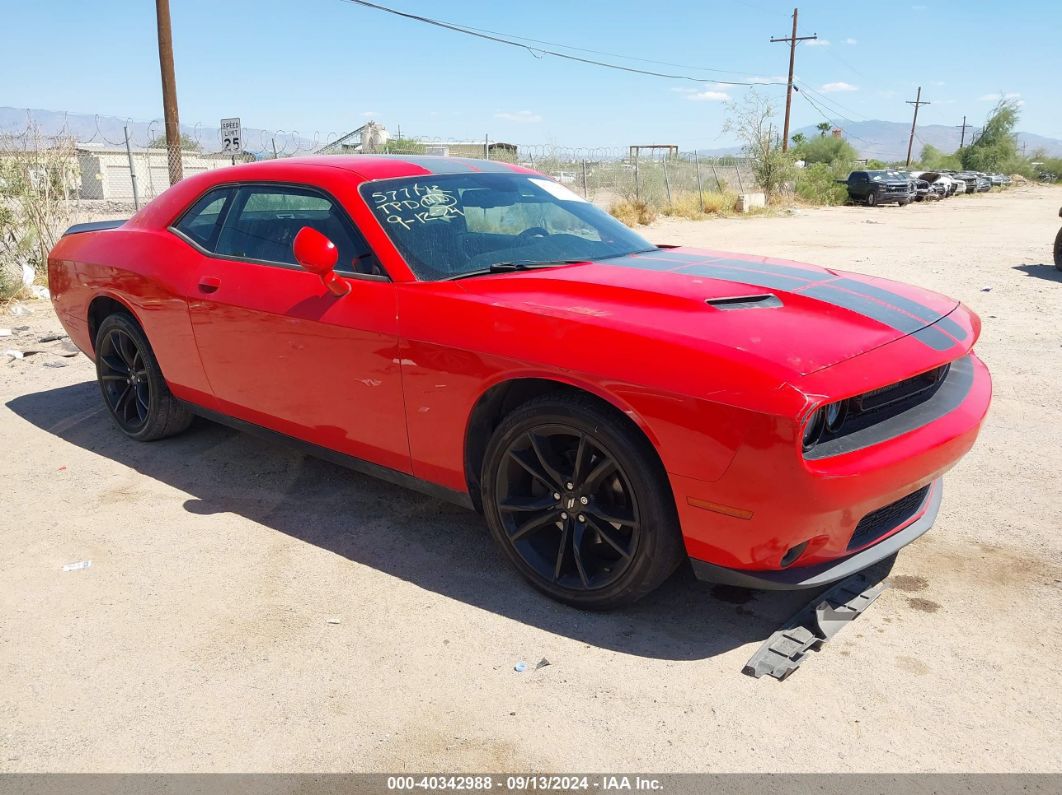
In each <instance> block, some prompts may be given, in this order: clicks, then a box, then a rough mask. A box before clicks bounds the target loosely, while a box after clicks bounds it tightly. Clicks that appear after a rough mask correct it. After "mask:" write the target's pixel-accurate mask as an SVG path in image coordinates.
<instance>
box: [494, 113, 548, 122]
mask: <svg viewBox="0 0 1062 795" xmlns="http://www.w3.org/2000/svg"><path fill="white" fill-rule="evenodd" d="M494 118H496V119H502V120H503V121H513V122H516V123H517V124H538V123H539V122H540V121H542V117H541V116H540V115H538V114H537V113H532V112H531V111H529V110H518V111H516V112H515V113H508V112H502V113H495V114H494Z"/></svg>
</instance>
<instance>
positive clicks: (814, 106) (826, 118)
mask: <svg viewBox="0 0 1062 795" xmlns="http://www.w3.org/2000/svg"><path fill="white" fill-rule="evenodd" d="M797 94H799V95H800V96H801V97H803V98H804V100H805V101H806V102H807V103H808V104H809V105H811V107H813V108H814V109H815V110H816V111H818V113H819V115H820V116H822V118H823V119H824V120H825V121H828V122H829V123H830V124H833V122H834V120H833V119H831V118H830V117H829V116H828V115H827V114H826V112H825V111H824V110H823V109H822V108H820V107H819V106H818V105H816V104H815V103H814V102H813V101H812V99H811V97H809V96H808V95H807V94H806V93H805V92H804V91H801V90H799V89H798V90H797ZM838 117H839V118H841V119H844V120H845V121H847V122H851V123H852V124H858V123H859V122H856V121H852V120H851V119H849V118H846V117H844V116H840V114H838ZM847 133H848V137H849V138H855V139H856V140H857V141H862V142H863V143H865V144H866V145H867V146H880V143H879V142H877V141H868V140H867V139H866V138H861V137H859V136H858V135H855V134H853V133H852V132H851V131H847Z"/></svg>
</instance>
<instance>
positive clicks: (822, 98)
mask: <svg viewBox="0 0 1062 795" xmlns="http://www.w3.org/2000/svg"><path fill="white" fill-rule="evenodd" d="M796 82H797V83H799V84H800V90H801V91H807V92H809V93H811V94H813V95H814V96H816V97H818V98H819V102H821V103H822V104H824V105H827V106H828V107H831V108H840V109H841V110H836V111H835V112H836V113H837V115H838V116H840V117H841V118H843V119H845V121H850V122H852V123H853V124H855V120H854V119H849V118H848V117H846V116H845V115H844V113H843V112H842V111H847V112H848V113H852V114H854V115H856V116H860V115H862V114H860V113H859V111H857V110H853V109H852V108H850V107H848V106H847V105H843V104H841V102H840V101H838V100H836V99H832V98H829V97H826V96H824V95H823V94H822V92H821V91H818V90H817V89H814V88H812V87H811V86H809V85H808V84H807V83H805V82H804V81H803V80H799V79H798V80H797V81H796ZM862 121H866V119H862Z"/></svg>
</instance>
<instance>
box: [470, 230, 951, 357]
mask: <svg viewBox="0 0 1062 795" xmlns="http://www.w3.org/2000/svg"><path fill="white" fill-rule="evenodd" d="M460 284H461V285H462V286H463V287H464V288H465V289H466V290H467V291H468V292H469V293H472V294H474V295H476V297H478V298H480V299H481V300H488V301H490V302H491V303H493V304H494V305H496V306H503V305H504V306H509V307H511V308H513V309H522V310H525V311H533V312H537V313H539V314H550V315H555V316H564V317H568V318H572V319H575V318H579V319H581V320H582V321H584V322H589V323H594V324H599V325H603V326H612V327H615V328H623V329H625V330H638V331H639V332H640V333H641V334H643V335H646V336H658V337H660V338H661V339H664V338H668V339H675V338H682V341H683V342H684V343H685V344H687V345H689V344H691V343H692V344H693V345H695V346H696V345H697V343H698V342H700V343H702V344H704V345H710V346H712V347H716V346H724V347H728V348H731V349H734V350H740V351H743V352H746V353H747V354H748V355H750V356H752V357H758V358H761V359H763V360H766V361H768V362H770V363H772V364H774V365H775V366H782V367H784V368H785V369H787V370H789V371H791V372H794V373H799V374H801V375H807V374H810V373H813V372H815V371H816V370H821V369H822V368H825V367H829V366H831V365H834V364H837V363H839V362H842V361H844V360H846V359H850V358H852V357H854V356H858V355H860V354H862V353H866V352H867V351H870V350H873V349H874V348H877V347H880V346H882V345H886V344H888V343H890V342H893V341H894V340H897V339H899V338H901V337H906V336H909V335H914V336H915V338H916V339H918V340H919V341H920V342H923V343H924V344H925V345H926V346H928V348H930V349H932V350H934V351H943V350H947V349H950V348H951V347H952V346H954V345H956V344H957V343H958V342H959V341H961V340H962V339H963V338H964V337H965V336H966V332H965V331H964V330H963V329H962V328H961V327H960V326H959V325H958V324H956V323H954V322H953V321H951V320H949V319H947V318H946V316H947V315H948V314H949V313H951V312H952V311H953V310H954V309H955V308H956V307H957V306H958V302H957V301H954V300H952V299H950V298H946V297H945V296H942V295H939V294H937V293H933V292H930V291H928V290H922V289H920V288H917V287H912V286H909V285H905V284H900V283H897V282H892V281H889V280H886V279H876V278H872V277H868V276H860V275H856V274H851V273H845V272H841V271H834V270H827V269H825V268H820V267H817V266H815V265H805V264H801V263H796V262H789V261H786V260H772V259H768V258H764V257H748V256H742V255H736V254H727V253H723V252H716V251H705V250H699V249H688V248H674V249H662V250H660V251H654V252H650V253H646V254H632V255H629V256H625V257H619V258H612V259H605V260H601V261H599V262H587V263H585V264H578V265H570V266H567V267H559V268H550V269H545V270H538V271H526V272H516V273H511V274H504V275H497V276H486V277H480V278H476V279H470V280H468V281H462V282H460ZM728 299H733V300H728ZM739 299H749V300H739ZM942 318H944V320H942ZM929 326H933V327H932V328H928V327H929Z"/></svg>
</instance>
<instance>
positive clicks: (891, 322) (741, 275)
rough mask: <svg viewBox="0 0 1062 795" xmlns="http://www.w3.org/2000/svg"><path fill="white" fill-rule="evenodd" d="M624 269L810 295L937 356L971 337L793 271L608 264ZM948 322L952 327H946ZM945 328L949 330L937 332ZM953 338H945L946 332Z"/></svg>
mask: <svg viewBox="0 0 1062 795" xmlns="http://www.w3.org/2000/svg"><path fill="white" fill-rule="evenodd" d="M602 264H603V265H618V266H620V267H625V268H639V269H643V270H651V271H658V272H671V273H680V274H682V275H685V276H706V277H708V278H711V279H723V280H725V281H736V282H742V283H743V284H748V285H750V286H752V287H762V288H767V289H773V290H785V291H788V292H793V293H795V294H797V295H806V296H808V297H810V298H814V299H816V300H818V301H822V302H823V303H826V304H830V305H831V306H836V307H838V308H840V309H847V310H848V311H850V312H855V313H856V314H858V315H862V316H863V317H867V318H870V319H872V320H875V321H877V322H878V323H881V324H882V325H884V326H888V327H889V328H891V329H893V330H894V331H897V332H899V333H901V334H904V335H912V336H914V337H915V339H917V340H918V341H919V342H921V343H923V344H924V345H927V346H929V347H930V348H933V349H934V350H937V351H946V350H948V349H949V348H951V347H952V346H953V345H955V344H956V340H962V339H963V338H964V337H965V336H966V335H965V333H964V332H963V330H962V327H961V326H959V324H957V323H955V322H954V321H953V320H950V319H949V318H946V317H945V318H942V317H940V313H939V312H937V311H935V310H933V309H931V308H930V307H927V306H924V305H923V304H920V303H918V302H917V301H913V300H911V299H909V298H906V297H904V296H902V295H897V294H896V293H893V292H891V291H889V290H886V289H883V288H881V287H878V286H877V285H870V284H864V283H863V282H858V281H855V280H854V279H846V278H844V277H835V276H833V275H832V274H828V273H823V272H821V271H814V270H809V269H802V268H797V267H792V266H788V265H776V264H773V263H767V262H750V261H749V260H738V259H726V258H723V257H705V256H699V255H695V254H684V253H682V252H677V251H654V252H652V253H650V254H635V255H631V256H627V257H617V258H616V259H610V260H606V261H604V262H603V263H602ZM945 321H946V322H945ZM937 325H940V326H943V327H944V330H941V329H940V328H937ZM945 331H946V332H948V333H944V332H945ZM949 334H950V335H951V336H949Z"/></svg>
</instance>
